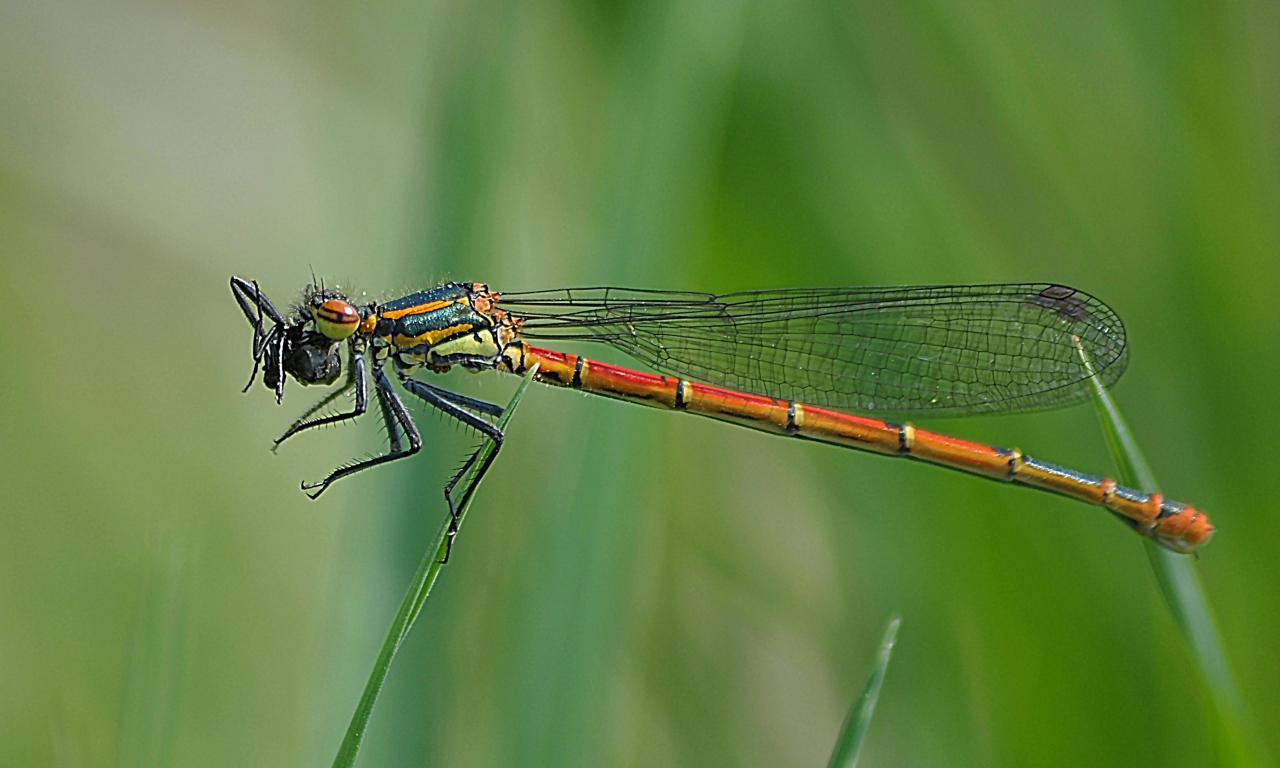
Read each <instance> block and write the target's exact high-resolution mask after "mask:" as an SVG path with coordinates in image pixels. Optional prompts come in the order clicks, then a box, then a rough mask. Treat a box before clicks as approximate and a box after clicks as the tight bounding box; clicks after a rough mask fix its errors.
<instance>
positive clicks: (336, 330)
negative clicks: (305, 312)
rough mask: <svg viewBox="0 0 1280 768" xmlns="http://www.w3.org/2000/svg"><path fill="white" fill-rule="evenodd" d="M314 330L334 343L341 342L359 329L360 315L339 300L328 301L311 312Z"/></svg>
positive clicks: (353, 308)
mask: <svg viewBox="0 0 1280 768" xmlns="http://www.w3.org/2000/svg"><path fill="white" fill-rule="evenodd" d="M311 316H312V317H313V318H315V321H316V330H318V331H320V332H321V333H323V334H324V335H325V336H328V337H329V338H331V339H333V340H334V341H341V340H342V339H345V338H347V337H348V336H350V335H351V334H353V333H355V332H356V329H357V328H359V327H360V313H359V312H357V311H356V308H355V307H353V306H351V305H350V304H348V303H347V302H345V301H342V300H341V299H329V300H328V301H326V302H325V303H323V304H321V305H320V306H318V307H316V308H315V309H313V310H312V311H311Z"/></svg>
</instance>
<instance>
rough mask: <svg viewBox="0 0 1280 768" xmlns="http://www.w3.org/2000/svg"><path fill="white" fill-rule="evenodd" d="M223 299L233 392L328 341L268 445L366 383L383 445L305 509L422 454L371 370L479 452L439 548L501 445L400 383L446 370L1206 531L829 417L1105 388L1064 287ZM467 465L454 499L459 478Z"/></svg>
mask: <svg viewBox="0 0 1280 768" xmlns="http://www.w3.org/2000/svg"><path fill="white" fill-rule="evenodd" d="M231 289H232V292H233V293H234V294H235V297H236V300H237V301H238V302H239V304H240V307H241V309H243V310H244V313H245V316H246V317H248V318H249V322H250V323H251V324H252V325H253V329H254V338H253V359H254V368H253V374H252V375H251V376H250V379H249V384H247V385H246V386H245V390H246V391H247V390H248V389H249V386H251V385H252V384H253V380H254V377H256V376H257V372H258V370H259V368H261V369H262V371H263V383H264V384H265V385H266V386H267V387H268V388H270V389H273V390H275V393H276V401H277V402H280V401H281V399H282V398H283V396H284V382H285V378H286V375H288V376H292V377H293V378H294V379H295V380H297V381H299V382H301V383H303V384H333V383H335V382H336V381H337V380H338V378H339V377H340V376H341V373H342V355H341V346H342V345H343V344H344V343H345V344H346V357H347V377H346V380H345V382H343V383H342V384H341V385H340V386H339V387H338V388H336V389H334V390H333V391H331V392H329V393H328V394H327V395H326V396H325V397H324V398H323V399H321V400H320V401H319V402H318V403H316V404H315V405H313V406H312V407H311V408H308V409H307V410H306V411H304V412H303V413H302V415H301V416H299V417H298V419H297V420H296V421H294V422H293V424H292V425H291V426H290V427H289V429H287V430H286V431H285V433H284V434H283V435H281V436H280V438H279V439H278V440H276V445H277V446H278V445H280V443H282V442H284V441H285V440H287V439H288V438H290V437H292V436H293V435H296V434H298V433H299V432H301V431H303V430H306V429H310V428H312V427H318V426H321V425H324V424H334V423H337V422H341V421H346V420H349V419H354V418H356V417H358V416H360V415H361V414H363V413H364V412H365V410H366V408H367V407H368V400H369V397H368V394H369V384H368V379H369V376H370V374H371V375H372V378H373V389H374V395H375V397H376V399H377V403H378V409H379V412H380V413H381V415H382V419H383V421H384V422H385V423H386V427H387V438H388V443H389V446H388V450H387V452H386V453H383V454H380V455H377V456H373V457H370V458H366V459H362V460H358V461H353V462H351V463H349V464H346V465H343V466H341V467H339V468H337V469H335V470H334V471H333V472H331V473H330V474H329V475H328V477H325V478H324V479H323V480H320V481H319V482H315V483H303V486H302V487H303V489H304V490H306V491H307V492H308V493H309V495H310V496H311V497H312V498H315V497H317V496H319V495H320V494H321V493H323V492H324V490H325V489H326V488H328V487H329V486H330V485H332V484H333V483H334V482H335V481H337V480H339V479H341V478H343V477H346V476H348V475H351V474H354V473H356V472H359V471H361V470H364V469H368V468H369V467H373V466H376V465H378V464H385V463H387V462H389V461H394V460H396V459H400V458H404V457H406V456H410V455H412V454H414V453H415V452H417V451H418V449H419V448H420V447H421V446H422V437H421V434H420V433H419V432H418V428H417V426H415V424H414V422H413V419H412V418H411V417H410V415H409V411H408V409H407V408H405V405H404V403H403V401H402V400H401V399H400V396H399V394H398V393H397V392H396V390H395V389H394V388H393V387H392V385H391V380H390V378H389V377H388V376H387V374H386V372H385V370H384V368H386V367H387V365H388V363H389V364H390V369H391V371H392V372H393V373H394V374H395V377H396V379H397V380H398V381H399V383H400V385H401V387H403V388H404V390H405V391H406V392H408V393H409V394H411V395H413V396H415V397H417V398H419V399H421V400H422V401H423V402H425V403H427V404H428V405H430V406H431V407H433V408H436V409H438V410H440V411H441V412H443V413H445V414H447V415H448V416H450V417H452V418H454V419H457V420H458V421H460V422H462V423H463V424H466V425H467V426H469V427H472V428H474V429H475V430H477V431H478V432H480V434H481V435H483V436H484V437H485V438H486V439H488V440H490V441H492V442H493V444H494V448H495V450H494V451H492V452H490V453H488V454H487V458H485V459H483V460H481V459H480V456H481V455H482V451H481V449H477V450H476V451H475V452H474V453H472V454H471V455H470V457H469V458H468V459H467V460H466V462H464V463H463V465H462V467H461V468H460V469H459V470H458V472H457V473H456V474H454V475H453V477H452V478H451V479H450V480H449V482H448V483H447V484H446V485H445V488H444V495H445V500H446V501H447V503H448V505H449V511H450V513H451V515H452V521H451V524H450V527H449V534H450V537H452V535H453V534H454V533H456V531H457V527H456V523H457V513H458V510H459V509H461V507H462V506H463V505H464V504H465V503H466V501H467V499H468V498H469V497H470V496H471V494H472V493H473V492H474V491H475V488H476V485H477V484H478V483H479V482H480V479H481V477H483V476H484V473H485V472H486V471H488V469H489V467H490V465H491V464H492V462H493V459H494V458H495V457H496V456H497V453H498V452H497V450H496V449H498V448H501V446H502V439H503V433H502V432H501V431H500V430H499V429H498V428H497V427H496V426H495V425H494V424H493V423H492V422H491V421H490V420H489V419H487V418H486V417H496V416H500V415H501V414H502V410H503V409H502V408H501V407H500V406H497V405H493V404H491V403H487V402H484V401H482V400H477V399H475V398H471V397H467V396H465V395H461V394H458V393H456V392H451V391H449V390H447V389H443V388H440V387H437V386H434V385H432V384H428V383H427V382H425V381H421V380H419V379H417V378H414V377H413V374H414V373H415V372H417V371H418V370H419V369H420V368H426V369H427V370H430V371H434V372H443V371H446V370H448V369H449V368H450V367H451V366H454V365H459V366H462V367H463V368H466V369H469V370H472V371H481V370H493V369H496V370H500V371H507V372H509V373H515V374H523V373H525V372H526V371H528V370H529V369H530V368H532V367H533V366H534V365H535V364H536V365H537V366H538V370H537V372H536V374H535V378H537V379H538V380H539V381H542V382H544V383H547V384H555V385H559V386H564V387H571V388H573V389H580V390H583V391H586V392H593V393H596V394H600V395H605V396H606V397H612V398H617V399H621V400H628V401H631V402H635V403H642V404H644V405H650V406H655V407H659V408H668V409H672V410H677V411H688V412H690V413H697V414H701V415H703V416H709V417H711V418H713V419H719V420H722V421H730V422H734V423H737V424H741V425H743V426H747V427H751V428H753V429H758V430H762V431H765V432H775V433H778V434H782V435H789V436H792V437H798V438H803V439H807V440H818V441H821V442H825V443H832V444H836V445H843V446H847V447H851V448H858V449H861V450H866V451H872V452H875V453H880V454H884V455H890V456H903V457H906V458H911V459H917V460H919V461H925V462H929V463H931V464H939V465H942V466H945V467H951V468H952V469H958V470H962V471H964V472H970V473H973V474H976V475H982V476H984V477H989V478H993V479H997V480H1003V481H1006V482H1014V483H1020V484H1022V485H1027V486H1030V487H1033V488H1040V489H1043V490H1048V491H1053V492H1055V493H1059V494H1062V495H1066V496H1071V497H1073V498H1076V499H1080V500H1081V501H1086V502H1088V503H1090V504H1096V505H1099V506H1102V507H1105V508H1106V509H1108V510H1110V511H1111V512H1112V513H1114V514H1115V515H1116V517H1118V518H1119V519H1120V520H1122V521H1124V522H1125V523H1127V524H1128V525H1129V526H1130V527H1132V528H1133V529H1134V530H1135V531H1137V532H1138V533H1140V534H1142V535H1144V536H1148V537H1150V538H1152V539H1154V540H1155V541H1156V542H1158V543H1160V544H1161V545H1163V546H1165V547H1167V548H1169V549H1172V550H1174V551H1177V552H1184V553H1187V552H1192V551H1194V550H1195V549H1196V547H1198V546H1200V545H1201V544H1203V543H1205V542H1206V541H1208V539H1209V537H1210V535H1211V534H1212V533H1213V526H1212V525H1211V524H1210V523H1209V519H1208V517H1207V516H1206V515H1204V513H1202V512H1200V511H1198V510H1196V509H1194V508H1192V507H1190V506H1187V505H1185V504H1182V503H1179V502H1176V501H1171V500H1168V499H1165V498H1164V497H1162V496H1161V495H1160V494H1156V493H1151V494H1148V493H1144V492H1142V491H1137V490H1134V489H1131V488H1125V487H1122V486H1119V485H1117V484H1116V483H1115V481H1113V480H1111V479H1109V478H1106V477H1101V476H1097V475H1088V474H1084V473H1081V472H1077V471H1075V470H1071V469H1066V468H1063V467H1059V466H1056V465H1053V464H1049V463H1047V462H1043V461H1038V460H1036V459H1032V458H1031V457H1029V456H1025V455H1023V454H1022V453H1021V452H1020V451H1018V450H1017V449H1016V448H1013V449H1006V448H996V447H992V446H987V445H982V444H979V443H973V442H969V441H967V440H961V439H958V438H954V437H947V436H945V435H939V434H935V433H933V432H926V431H925V430H923V429H917V428H915V427H914V426H912V425H911V424H908V423H906V422H901V423H897V422H892V421H883V420H879V419H874V418H869V417H866V416H855V415H852V414H850V413H846V412H845V411H864V412H876V411H884V412H889V413H894V414H899V413H906V412H919V413H926V414H929V415H939V416H941V415H967V414H981V413H1010V412H1015V411H1026V410H1034V409H1042V408H1052V407H1057V406H1063V405H1069V404H1071V403H1076V402H1079V401H1081V400H1084V399H1086V398H1088V397H1089V396H1090V388H1091V387H1093V386H1094V383H1095V382H1094V381H1093V379H1095V378H1096V379H1097V380H1098V381H1100V382H1101V383H1102V384H1103V385H1104V386H1107V385H1110V384H1112V383H1114V382H1115V381H1116V379H1118V378H1120V375H1121V374H1122V373H1123V372H1124V369H1125V366H1126V365H1127V363H1128V348H1127V346H1126V343H1125V332H1124V325H1123V324H1122V323H1121V322H1120V318H1119V317H1118V316H1117V315H1116V313H1115V312H1114V311H1113V310H1112V309H1111V308H1110V307H1108V306H1107V305H1106V304H1104V303H1103V302H1101V301H1099V300H1098V299H1096V298H1094V297H1093V296H1090V295H1089V294H1087V293H1084V292H1083V291H1077V290H1075V289H1073V288H1068V287H1066V286H1063V285H1049V284H1016V285H961V286H923V287H902V288H814V289H787V290H773V291H749V292H745V293H729V294H722V295H713V294H705V293H684V292H672V291H649V290H627V289H620V288H585V289H567V290H554V291H538V292H532V293H506V294H500V293H497V292H495V291H491V290H489V288H488V286H486V285H484V284H483V283H446V284H444V285H441V286H439V287H438V288H433V289H431V290H426V291H421V292H418V293H414V294H411V295H408V296H404V297H402V298H398V299H395V300H392V301H388V302H385V303H382V304H378V303H374V302H369V303H367V304H362V305H359V306H357V305H356V304H354V303H352V302H351V301H350V300H349V299H348V297H347V296H345V295H344V294H343V293H341V292H340V291H337V290H334V289H331V288H330V289H326V288H323V287H317V286H314V285H312V286H308V287H307V288H306V289H305V290H304V291H303V294H302V298H301V300H300V301H299V302H298V303H297V304H296V305H295V306H294V307H293V309H292V311H291V312H290V314H289V315H288V316H287V317H286V316H284V315H282V314H281V313H280V312H279V311H278V310H277V309H276V308H275V306H274V305H273V304H272V303H271V301H270V300H269V299H267V297H266V296H265V295H263V294H262V292H261V291H259V289H258V286H257V283H253V282H249V281H247V280H243V279H241V278H238V277H233V278H231ZM525 339H554V340H570V341H595V342H604V343H606V344H609V345H611V346H613V347H616V348H617V349H620V350H622V351H623V352H626V353H627V354H629V355H631V356H633V357H635V358H637V359H639V360H641V361H643V362H645V363H646V364H648V365H649V366H651V367H652V368H654V369H656V370H657V371H659V372H660V373H656V374H655V373H646V372H643V371H636V370H631V369H628V368H619V367H616V366H613V365H608V364H605V363H601V362H597V361H594V360H588V359H586V358H584V357H579V356H577V355H573V354H565V353H562V352H556V351H553V350H550V349H543V348H541V347H536V346H532V345H531V344H529V343H528V342H527V341H525ZM348 392H354V396H355V397H354V399H355V403H354V407H352V408H351V409H350V410H348V411H345V412H341V413H335V414H329V415H320V414H322V413H324V412H325V411H326V409H328V408H330V407H332V406H333V404H334V403H335V402H336V401H337V400H338V399H339V398H340V397H341V396H343V395H344V394H346V393H348ZM477 462H479V466H476V465H477ZM473 469H474V470H475V471H474V472H471V474H470V477H469V480H468V482H466V483H465V484H464V486H463V488H462V491H461V494H460V495H459V497H458V498H457V499H455V498H454V491H455V490H456V488H457V485H458V483H459V482H460V481H461V479H462V478H463V477H465V476H467V475H468V472H469V471H471V470H473ZM450 541H452V538H450ZM447 551H448V550H446V553H447ZM447 557H448V555H447V554H446V559H447Z"/></svg>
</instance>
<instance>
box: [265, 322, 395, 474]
mask: <svg viewBox="0 0 1280 768" xmlns="http://www.w3.org/2000/svg"><path fill="white" fill-rule="evenodd" d="M348 349H349V350H350V354H349V355H348V363H347V383H345V384H343V385H342V386H341V387H339V388H338V389H335V390H334V391H332V392H330V393H329V394H327V395H325V396H324V398H323V399H322V400H320V402H318V403H316V404H315V405H313V406H311V407H310V408H308V409H307V410H305V411H303V412H302V415H301V416H299V417H298V418H297V420H296V421H294V422H293V425H292V426H290V427H289V429H288V430H287V431H286V432H285V433H284V434H283V435H281V436H280V437H278V438H276V444H275V446H274V447H273V448H272V449H271V450H272V451H274V450H275V449H276V448H279V447H280V444H281V443H283V442H284V441H285V440H288V439H289V438H291V437H293V436H294V435H296V434H298V433H299V432H301V431H302V430H304V429H311V428H312V427H319V426H321V425H324V424H336V423H337V422H340V421H346V420H348V419H354V418H356V417H357V416H363V415H364V412H365V410H366V409H367V408H368V405H369V381H368V377H367V376H366V375H365V367H364V365H365V364H364V343H363V342H352V343H351V344H349V345H348ZM352 387H355V390H356V405H355V407H354V408H352V409H351V410H350V411H348V412H347V413H335V414H333V415H332V416H325V417H323V418H319V419H312V418H311V416H312V414H314V413H316V412H317V411H319V410H320V409H322V408H324V407H325V406H327V405H329V403H332V402H333V401H334V400H336V399H338V396H340V395H342V394H344V393H345V392H347V390H349V389H351V388H352ZM393 448H396V446H393Z"/></svg>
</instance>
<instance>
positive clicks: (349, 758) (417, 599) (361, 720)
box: [333, 365, 538, 768]
mask: <svg viewBox="0 0 1280 768" xmlns="http://www.w3.org/2000/svg"><path fill="white" fill-rule="evenodd" d="M537 371H538V366H536V365H535V366H533V367H532V368H531V369H529V372H528V373H526V374H525V377H524V380H523V381H521V382H520V386H519V387H517V388H516V392H515V394H514V395H512V396H511V402H510V403H508V404H507V408H506V410H504V411H503V412H502V416H501V417H500V418H499V419H498V429H501V430H506V428H507V423H508V422H509V421H511V416H512V414H514V413H515V410H516V406H517V405H519V404H520V398H522V397H524V391H525V390H526V389H528V388H529V382H531V381H533V376H534V374H535V373H537ZM494 450H496V449H495V447H494V445H493V444H492V443H490V444H489V445H487V446H485V449H484V453H483V454H482V455H481V456H480V458H479V460H477V461H476V463H475V466H481V465H483V464H484V462H485V461H486V460H487V459H488V458H489V456H491V455H492V454H493V452H494ZM476 495H477V494H475V493H472V494H471V498H469V499H467V503H466V504H464V505H463V506H462V509H460V510H458V530H459V532H461V530H462V523H463V521H464V520H466V517H467V510H468V509H470V508H471V502H472V501H474V500H475V498H476ZM448 530H449V518H448V517H445V519H444V522H442V523H441V524H440V529H439V530H438V531H436V535H435V538H434V539H433V540H432V543H431V546H429V547H427V552H426V554H425V555H423V557H422V562H421V563H419V564H418V570H417V572H416V573H414V574H413V581H412V582H410V584H409V590H408V591H407V592H405V595H404V599H403V600H402V601H401V602H400V609H399V610H398V611H396V616H395V619H393V620H392V622H391V627H390V629H388V630H387V637H386V639H385V640H383V641H382V651H381V652H379V653H378V660H377V661H376V662H374V665H373V671H371V672H370V673H369V681H368V682H367V683H365V686H364V693H363V694H362V695H361V696H360V703H359V704H357V705H356V711H355V713H354V714H353V715H352V716H351V723H350V724H349V725H348V726H347V734H346V736H344V737H343V739H342V746H341V747H339V749H338V755H337V757H335V758H334V760H333V765H334V768H349V767H350V766H352V765H354V764H355V761H356V754H357V753H358V752H359V751H360V743H361V741H363V740H364V734H365V730H366V729H367V728H368V727H369V716H370V715H371V714H373V705H374V702H376V701H377V700H378V694H380V693H381V692H382V686H383V684H384V683H385V682H386V681H387V672H388V671H389V670H390V669H391V662H392V660H393V659H395V656H396V652H397V651H399V650H400V646H401V644H402V643H404V639H405V638H406V637H407V636H408V635H409V629H410V628H411V627H412V626H413V622H414V620H416V619H417V618H418V614H419V613H421V612H422V606H423V605H425V604H426V602H427V597H428V596H429V595H430V594H431V587H432V586H434V585H435V583H436V577H437V576H439V575H440V565H441V563H440V561H441V560H442V559H443V558H444V554H445V546H446V541H445V538H446V535H447V533H448ZM454 538H455V541H456V539H457V536H456V535H455V537H454Z"/></svg>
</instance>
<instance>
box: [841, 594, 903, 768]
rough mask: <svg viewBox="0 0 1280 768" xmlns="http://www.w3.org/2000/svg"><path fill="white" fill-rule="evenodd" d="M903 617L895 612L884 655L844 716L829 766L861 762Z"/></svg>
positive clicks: (846, 767) (882, 643) (848, 766)
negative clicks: (864, 743) (846, 715)
mask: <svg viewBox="0 0 1280 768" xmlns="http://www.w3.org/2000/svg"><path fill="white" fill-rule="evenodd" d="M901 624H902V619H901V618H900V617H898V616H894V617H893V619H891V620H890V621H889V626H888V628H887V629H885V631H884V640H882V641H880V656H879V657H878V658H877V659H876V666H875V669H873V670H871V676H870V677H868V678H867V685H866V687H864V688H863V689H862V695H861V696H859V697H858V700H857V701H855V702H854V703H853V709H851V710H849V716H848V717H846V718H845V720H844V726H843V727H842V728H841V729H840V736H839V737H837V738H836V746H835V749H833V750H832V751H831V760H830V762H828V763H827V766H828V768H853V767H854V766H855V765H857V764H858V752H860V751H861V750H862V739H863V738H864V737H865V736H866V735H867V728H869V727H870V726H871V715H872V714H873V713H874V712H875V709H876V699H878V698H880V686H881V685H882V684H883V683H884V673H885V670H887V669H888V668H889V656H890V655H891V654H892V653H893V644H894V642H896V641H897V639H898V627H899V626H900V625H901Z"/></svg>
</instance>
